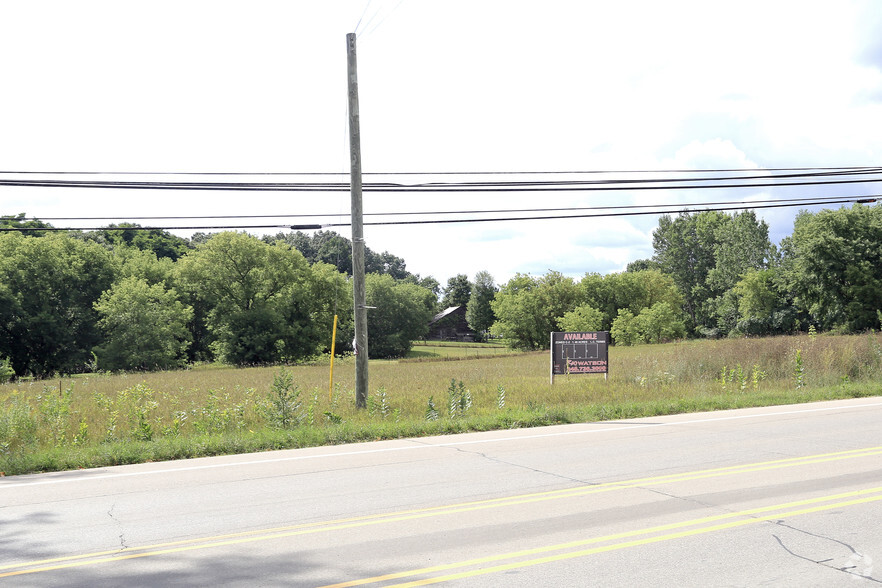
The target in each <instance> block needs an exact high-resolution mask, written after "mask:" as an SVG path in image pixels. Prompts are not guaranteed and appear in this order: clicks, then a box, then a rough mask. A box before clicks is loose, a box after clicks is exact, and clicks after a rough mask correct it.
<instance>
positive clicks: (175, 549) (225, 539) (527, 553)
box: [0, 447, 882, 588]
mask: <svg viewBox="0 0 882 588" xmlns="http://www.w3.org/2000/svg"><path fill="white" fill-rule="evenodd" d="M880 454H882V447H866V448H861V449H853V450H847V451H838V452H830V453H822V454H815V455H807V456H802V457H793V458H783V459H777V460H770V461H764V462H755V463H747V464H741V465H737V466H727V467H719V468H711V469H706V470H695V471H688V472H681V473H676V474H663V475H660V476H651V477H644V478H635V479H629V480H621V481H616V482H606V483H602V484H591V485H579V486H575V487H572V488H565V489H560V490H552V491H545V492H534V493H529V494H522V495H515V496H507V497H503V498H494V499H487V500H479V501H472V502H465V503H459V504H448V505H442V506H436V507H429V508H422V509H412V510H405V511H397V512H389V513H380V514H374V515H365V516H358V517H352V518H347V519H338V520H330V521H317V522H312V523H304V524H298V525H292V526H289V527H280V528H272V529H260V530H255V531H247V532H241V533H233V534H228V535H220V536H213V537H202V538H198V539H188V540H181V541H174V542H168V543H161V544H153V545H143V546H129V547H128V548H127V549H126V551H125V552H120V551H119V550H118V549H116V550H113V551H101V552H93V553H84V554H78V555H71V556H65V557H56V558H51V559H42V560H36V561H30V562H19V563H15V564H5V565H0V578H5V577H12V576H20V575H27V574H39V573H45V572H52V571H57V570H63V569H70V568H77V567H83V566H92V565H99V564H109V563H114V562H120V561H125V560H130V559H140V558H146V557H158V556H163V555H169V554H173V553H181V552H186V551H198V550H204V549H214V548H220V547H227V546H232V545H237V544H243V543H254V542H260V541H270V540H276V539H282V538H288V537H293V536H300V535H308V534H313V533H325V532H333V531H346V530H351V529H353V528H356V527H366V526H373V525H385V524H391V523H396V522H402V521H411V520H414V519H418V518H427V517H438V516H449V515H455V514H461V513H464V512H470V511H475V510H482V509H496V508H505V507H507V506H517V505H522V504H525V503H534V502H543V501H553V500H561V499H568V498H574V497H581V496H585V495H590V494H598V493H605V492H616V491H620V490H624V489H629V488H640V487H646V486H657V485H665V484H671V483H677V482H684V481H690V480H698V479H706V478H714V477H726V476H737V475H740V474H745V473H752V472H758V471H775V470H779V469H782V468H797V467H805V466H814V465H816V464H818V463H825V462H833V461H840V460H850V459H860V458H866V457H875V456H878V455H880ZM878 500H882V487H875V488H865V489H861V490H855V491H850V492H842V493H837V494H833V495H828V496H821V497H814V498H809V499H804V500H798V501H791V502H786V503H782V504H776V505H767V506H762V507H756V508H752V509H747V510H741V511H733V512H726V513H721V514H716V515H711V516H706V517H701V518H697V519H690V520H686V521H677V522H672V523H667V524H663V525H656V526H652V527H646V528H638V529H631V530H628V531H622V532H619V533H615V534H611V535H604V536H599V537H589V538H586V539H580V540H577V541H570V542H566V543H561V544H555V545H547V546H539V547H534V548H529V549H523V550H519V551H515V552H508V553H502V554H495V555H488V556H483V557H479V558H473V559H470V560H465V561H459V562H453V563H448V564H439V565H436V566H431V567H424V568H419V569H413V570H406V571H401V572H396V573H390V574H384V575H382V576H374V577H369V578H363V579H358V580H349V581H345V582H342V583H339V584H333V585H331V586H333V587H335V588H343V587H347V586H360V585H365V584H371V583H376V582H383V581H388V580H398V579H402V578H408V577H413V576H424V575H426V574H432V573H436V572H447V571H450V570H455V569H461V568H475V566H482V565H483V564H488V563H495V562H502V561H505V560H515V561H509V562H507V563H499V564H497V565H493V566H489V567H477V568H475V569H468V570H464V571H460V572H456V573H453V574H445V575H440V576H434V577H429V578H421V579H419V580H416V581H413V582H408V583H405V584H400V586H420V585H427V584H434V583H438V582H442V581H448V580H453V579H458V578H465V577H470V576H476V575H483V574H490V573H495V572H500V571H506V570H510V569H515V568H523V567H528V566H534V565H539V564H544V563H550V562H554V561H562V560H566V559H572V558H577V557H586V556H589V555H593V554H595V553H602V552H605V551H612V550H617V549H625V548H630V547H637V546H640V545H646V544H650V543H656V542H660V541H667V540H672V539H679V538H683V537H688V536H692V535H698V534H703V533H709V532H714V531H723V530H727V529H732V528H736V527H740V526H745V525H749V524H753V523H759V522H766V521H771V520H779V519H782V518H785V517H792V516H798V515H802V514H809V513H814V512H822V511H827V510H832V509H837V508H845V507H848V506H854V505H858V504H864V503H868V502H875V501H878ZM733 519H734V520H733ZM690 527H697V528H690ZM589 545H595V547H588V548H586V546H589ZM574 550H575V551H574ZM537 555H541V557H533V556H537ZM523 558H529V559H523ZM396 586H399V585H396ZM325 588H330V586H326V587H325Z"/></svg>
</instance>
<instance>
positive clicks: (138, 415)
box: [0, 332, 882, 475]
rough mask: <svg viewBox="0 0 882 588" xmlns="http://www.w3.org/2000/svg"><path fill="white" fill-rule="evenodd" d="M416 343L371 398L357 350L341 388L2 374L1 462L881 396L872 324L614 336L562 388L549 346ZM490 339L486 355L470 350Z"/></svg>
mask: <svg viewBox="0 0 882 588" xmlns="http://www.w3.org/2000/svg"><path fill="white" fill-rule="evenodd" d="M415 351H416V353H415V355H416V356H417V357H414V358H412V359H410V360H402V361H376V362H372V363H371V368H370V369H371V372H370V388H371V390H372V392H371V395H370V398H369V401H368V409H367V410H360V411H359V410H356V409H355V402H354V391H353V390H354V382H353V379H354V370H353V363H354V362H353V361H352V359H351V358H348V359H342V360H340V359H338V360H337V361H336V362H335V383H334V386H333V387H332V388H331V389H330V390H329V382H328V375H329V369H328V368H329V366H328V362H327V361H326V360H325V361H319V362H316V363H313V364H311V365H298V366H291V367H260V368H233V367H228V366H223V365H220V364H206V365H200V366H197V367H193V368H191V369H186V370H175V371H162V372H149V373H145V372H141V373H129V374H126V373H119V374H112V373H93V374H85V375H78V376H75V377H73V378H62V379H58V380H31V381H25V380H19V381H18V382H12V383H7V384H3V385H0V472H3V474H4V475H14V474H23V473H28V472H41V471H55V470H65V469H76V468H91V467H100V466H109V465H118V464H126V463H137V462H145V461H158V460H169V459H181V458H190V457H199V456H210V455H219V454H230V453H242V452H253V451H265V450H273V449H282V448H295V447H307V446H317V445H326V444H338V443H347V442H357V441H371V440H379V439H394V438H404V437H416V436H425V435H436V434H447V433H457V432H465V431H480V430H490V429H502V428H517V427H528V426H539V425H549V424H558V423H572V422H586V421H596V420H606V419H621V418H637V417H646V416H654V415H662V414H673V413H681V412H693V411H705V410H721V409H730V408H740V407H747V406H765V405H774V404H787V403H796V402H808V401H817V400H827V399H834V398H851V397H861V396H873V395H882V336H880V335H879V334H875V333H869V334H861V335H817V334H815V333H814V332H812V333H810V334H808V335H799V336H780V337H771V338H755V339H720V340H692V341H683V342H678V343H668V344H660V345H652V344H650V345H639V346H633V347H631V346H616V347H613V348H611V350H610V354H609V357H610V374H609V379H608V380H604V379H603V377H602V376H584V375H580V376H558V377H556V378H555V383H554V385H553V386H552V385H551V384H550V382H549V377H550V375H549V358H548V354H547V352H521V353H517V354H513V353H511V352H509V351H508V350H507V349H506V348H504V347H503V348H500V347H498V346H496V347H494V346H485V347H481V346H474V345H468V346H464V345H434V346H431V347H430V346H420V345H417V346H415ZM446 351H450V352H451V353H450V355H444V353H445V352H446ZM477 351H486V352H487V355H486V356H481V357H474V356H470V354H471V353H472V352H477ZM420 352H422V353H423V354H424V355H422V356H420ZM500 352H501V353H502V354H500V355H497V353H500ZM459 353H462V355H457V354H459ZM427 354H435V355H436V357H434V361H430V360H429V359H430V357H429V355H427ZM445 359H447V360H448V361H445ZM454 359H455V361H454Z"/></svg>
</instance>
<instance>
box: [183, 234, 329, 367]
mask: <svg viewBox="0 0 882 588" xmlns="http://www.w3.org/2000/svg"><path fill="white" fill-rule="evenodd" d="M178 269H179V276H180V279H181V280H182V282H183V284H184V286H185V287H187V288H188V289H189V290H190V291H192V292H193V293H194V294H195V295H196V296H197V297H198V298H199V299H201V300H203V301H204V302H205V303H206V304H207V307H208V308H210V310H209V311H208V312H207V314H206V323H207V325H208V330H209V331H210V332H211V335H212V337H213V342H212V345H213V346H214V349H215V351H216V354H217V356H218V357H219V358H221V359H222V360H223V361H226V362H228V363H233V364H236V365H255V364H271V363H277V362H280V361H282V360H296V359H300V358H303V357H306V356H309V355H311V354H313V353H315V352H316V351H317V350H318V347H319V345H320V343H319V337H318V335H317V327H316V326H315V325H313V324H312V320H311V319H312V318H313V310H314V308H315V307H314V306H313V304H314V301H313V300H312V299H311V297H310V292H309V285H310V284H309V281H310V279H311V278H312V275H311V273H310V269H309V265H308V264H307V263H306V260H305V259H304V258H303V255H301V254H300V253H299V252H298V251H297V250H295V249H292V248H291V247H289V246H287V245H285V244H284V243H276V244H274V245H267V244H266V243H263V242H261V241H260V240H258V239H256V238H254V237H251V236H249V235H245V234H243V233H232V232H224V233H218V234H216V235H214V236H213V237H212V238H211V239H209V240H208V241H206V242H205V243H202V244H201V245H199V246H198V247H197V248H196V249H195V250H194V251H191V252H190V253H188V254H187V255H185V256H184V257H183V258H181V260H180V261H178Z"/></svg>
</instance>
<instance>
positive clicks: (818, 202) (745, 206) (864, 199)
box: [0, 195, 882, 232]
mask: <svg viewBox="0 0 882 588" xmlns="http://www.w3.org/2000/svg"><path fill="white" fill-rule="evenodd" d="M878 199H882V195H872V196H856V197H850V198H840V199H831V198H820V199H815V200H811V201H809V200H801V201H799V202H787V203H777V204H759V205H757V204H755V203H741V204H739V205H735V206H707V207H702V208H692V207H689V206H687V207H684V208H681V209H680V210H679V211H675V212H679V213H696V212H705V211H732V210H754V209H764V208H786V207H794V206H823V205H828V204H847V203H856V202H857V203H872V202H875V201H877V200H878ZM681 206H682V205H681ZM649 207H651V206H647V207H646V208H649ZM663 214H669V212H664V211H659V210H641V211H628V212H601V213H596V214H574V215H573V214H571V215H554V216H535V215H534V216H525V217H493V218H465V219H461V218H460V219H429V220H403V221H374V222H370V221H368V222H365V223H364V225H365V226H393V225H430V224H453V223H480V222H505V221H541V220H563V219H580V218H609V217H624V216H647V215H663ZM347 226H351V223H348V222H341V223H327V224H315V225H300V226H298V225H287V224H285V225H281V224H275V225H241V224H239V225H221V226H218V225H215V226H204V225H197V226H174V227H169V226H165V227H120V226H116V227H112V226H111V227H70V228H61V227H2V228H0V232H3V231H7V232H8V231H19V232H25V231H27V232H33V231H126V230H130V231H155V230H163V231H175V230H228V229H286V228H287V229H290V230H312V229H324V228H331V227H335V228H336V227H347Z"/></svg>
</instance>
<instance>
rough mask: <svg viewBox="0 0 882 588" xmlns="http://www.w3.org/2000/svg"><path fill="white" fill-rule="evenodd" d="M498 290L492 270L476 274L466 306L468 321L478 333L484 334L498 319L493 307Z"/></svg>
mask: <svg viewBox="0 0 882 588" xmlns="http://www.w3.org/2000/svg"><path fill="white" fill-rule="evenodd" d="M496 290H497V288H496V283H495V282H494V281H493V276H491V275H490V272H487V271H479V272H478V273H476V274H475V282H474V284H473V285H472V292H471V294H470V295H469V303H468V306H467V307H466V322H468V324H469V327H471V328H472V330H474V331H475V332H476V333H479V334H482V335H483V334H484V333H486V332H487V331H489V330H490V327H492V326H493V323H494V322H495V321H496V315H495V314H494V313H493V307H492V302H493V298H494V297H495V296H496Z"/></svg>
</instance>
